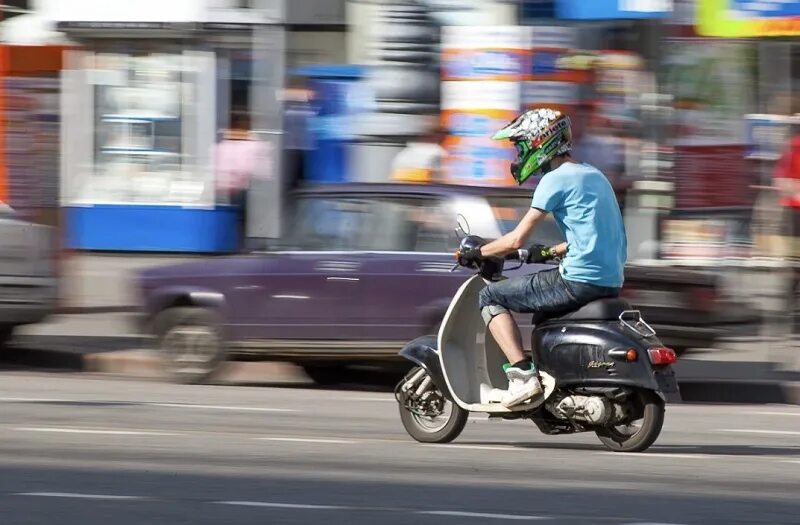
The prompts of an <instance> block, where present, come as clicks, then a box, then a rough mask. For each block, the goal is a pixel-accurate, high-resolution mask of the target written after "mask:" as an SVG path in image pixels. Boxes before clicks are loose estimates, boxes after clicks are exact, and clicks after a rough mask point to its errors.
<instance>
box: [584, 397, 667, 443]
mask: <svg viewBox="0 0 800 525" xmlns="http://www.w3.org/2000/svg"><path fill="white" fill-rule="evenodd" d="M627 403H629V404H630V405H629V407H628V409H629V410H631V411H632V413H633V414H634V416H633V417H632V418H631V421H628V422H627V423H625V424H617V425H613V424H611V425H609V426H607V427H604V428H602V429H597V430H596V431H595V432H596V434H597V437H598V438H600V441H602V442H603V444H604V445H605V446H606V447H607V448H608V449H610V450H613V451H614V452H641V451H643V450H646V449H648V448H649V447H650V445H652V444H653V443H655V441H656V439H658V435H659V434H660V433H661V427H662V425H663V424H664V401H663V400H662V399H661V398H660V397H658V396H657V395H656V394H655V393H653V392H650V391H649V390H639V391H638V392H636V394H634V395H631V396H630V397H629V399H628V401H627Z"/></svg>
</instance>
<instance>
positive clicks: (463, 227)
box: [456, 213, 469, 239]
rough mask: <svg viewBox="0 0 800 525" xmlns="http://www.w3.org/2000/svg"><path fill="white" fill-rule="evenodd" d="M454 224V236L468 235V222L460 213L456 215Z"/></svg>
mask: <svg viewBox="0 0 800 525" xmlns="http://www.w3.org/2000/svg"><path fill="white" fill-rule="evenodd" d="M456 224H457V226H456V236H458V238H459V239H460V238H462V237H466V236H467V235H469V223H468V222H467V219H466V218H465V217H464V216H463V215H461V214H460V213H459V214H458V215H457V216H456Z"/></svg>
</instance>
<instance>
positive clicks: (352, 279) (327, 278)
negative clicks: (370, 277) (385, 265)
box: [325, 277, 361, 282]
mask: <svg viewBox="0 0 800 525" xmlns="http://www.w3.org/2000/svg"><path fill="white" fill-rule="evenodd" d="M325 280H326V281H344V282H358V281H360V280H361V279H359V278H358V277H326V278H325Z"/></svg>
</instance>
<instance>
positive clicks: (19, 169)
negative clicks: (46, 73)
mask: <svg viewBox="0 0 800 525" xmlns="http://www.w3.org/2000/svg"><path fill="white" fill-rule="evenodd" d="M3 91H4V94H5V112H4V115H5V130H4V134H3V135H4V136H3V139H4V142H5V162H6V169H7V184H8V204H10V205H11V207H13V208H14V209H15V210H16V212H17V213H18V215H19V216H20V217H22V218H25V219H28V220H33V221H35V220H37V218H38V214H39V213H40V212H41V211H42V210H52V209H55V208H56V207H57V206H58V196H57V194H58V167H59V164H58V155H59V100H58V91H59V81H58V78H47V77H6V78H4V79H3Z"/></svg>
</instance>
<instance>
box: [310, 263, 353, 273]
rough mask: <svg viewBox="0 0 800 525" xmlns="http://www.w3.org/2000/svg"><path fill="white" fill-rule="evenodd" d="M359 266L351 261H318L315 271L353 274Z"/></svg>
mask: <svg viewBox="0 0 800 525" xmlns="http://www.w3.org/2000/svg"><path fill="white" fill-rule="evenodd" d="M360 266H361V265H360V264H359V263H355V262H351V261H320V262H319V263H317V266H316V267H315V269H316V270H317V271H318V272H354V271H356V270H358V269H359V267H360Z"/></svg>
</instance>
